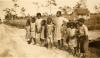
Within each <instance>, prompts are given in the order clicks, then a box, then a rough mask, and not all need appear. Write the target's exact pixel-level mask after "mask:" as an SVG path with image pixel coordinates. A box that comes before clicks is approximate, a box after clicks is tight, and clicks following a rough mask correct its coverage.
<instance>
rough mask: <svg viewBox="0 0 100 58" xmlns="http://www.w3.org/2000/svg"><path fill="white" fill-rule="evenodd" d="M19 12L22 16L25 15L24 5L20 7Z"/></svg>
mask: <svg viewBox="0 0 100 58" xmlns="http://www.w3.org/2000/svg"><path fill="white" fill-rule="evenodd" d="M21 13H22V15H23V17H25V8H24V7H22V8H21Z"/></svg>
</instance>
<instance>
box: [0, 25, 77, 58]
mask: <svg viewBox="0 0 100 58" xmlns="http://www.w3.org/2000/svg"><path fill="white" fill-rule="evenodd" d="M0 57H1V58H3V57H10V58H11V57H14V58H77V57H73V56H72V55H70V54H69V53H68V52H66V51H62V50H59V49H56V48H54V49H46V48H45V47H40V46H33V45H29V44H27V43H26V41H25V30H24V29H17V28H13V27H10V26H7V25H4V24H1V25H0Z"/></svg>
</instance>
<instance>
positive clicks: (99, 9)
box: [94, 4, 100, 13]
mask: <svg viewBox="0 0 100 58" xmlns="http://www.w3.org/2000/svg"><path fill="white" fill-rule="evenodd" d="M94 9H95V11H96V13H100V4H98V5H95V7H94Z"/></svg>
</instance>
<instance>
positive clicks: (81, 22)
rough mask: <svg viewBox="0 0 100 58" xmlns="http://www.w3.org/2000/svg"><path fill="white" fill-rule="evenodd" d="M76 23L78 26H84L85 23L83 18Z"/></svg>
mask: <svg viewBox="0 0 100 58" xmlns="http://www.w3.org/2000/svg"><path fill="white" fill-rule="evenodd" d="M77 21H78V24H79V25H80V26H82V25H83V24H84V22H85V19H84V18H79V19H78V20H77Z"/></svg>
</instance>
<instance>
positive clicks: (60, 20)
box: [55, 17, 69, 40]
mask: <svg viewBox="0 0 100 58" xmlns="http://www.w3.org/2000/svg"><path fill="white" fill-rule="evenodd" d="M68 21H69V20H68V19H66V18H64V17H57V19H56V20H55V24H56V30H55V33H56V34H55V35H56V39H57V40H60V39H61V27H62V24H63V23H65V22H66V23H67V22H68Z"/></svg>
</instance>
